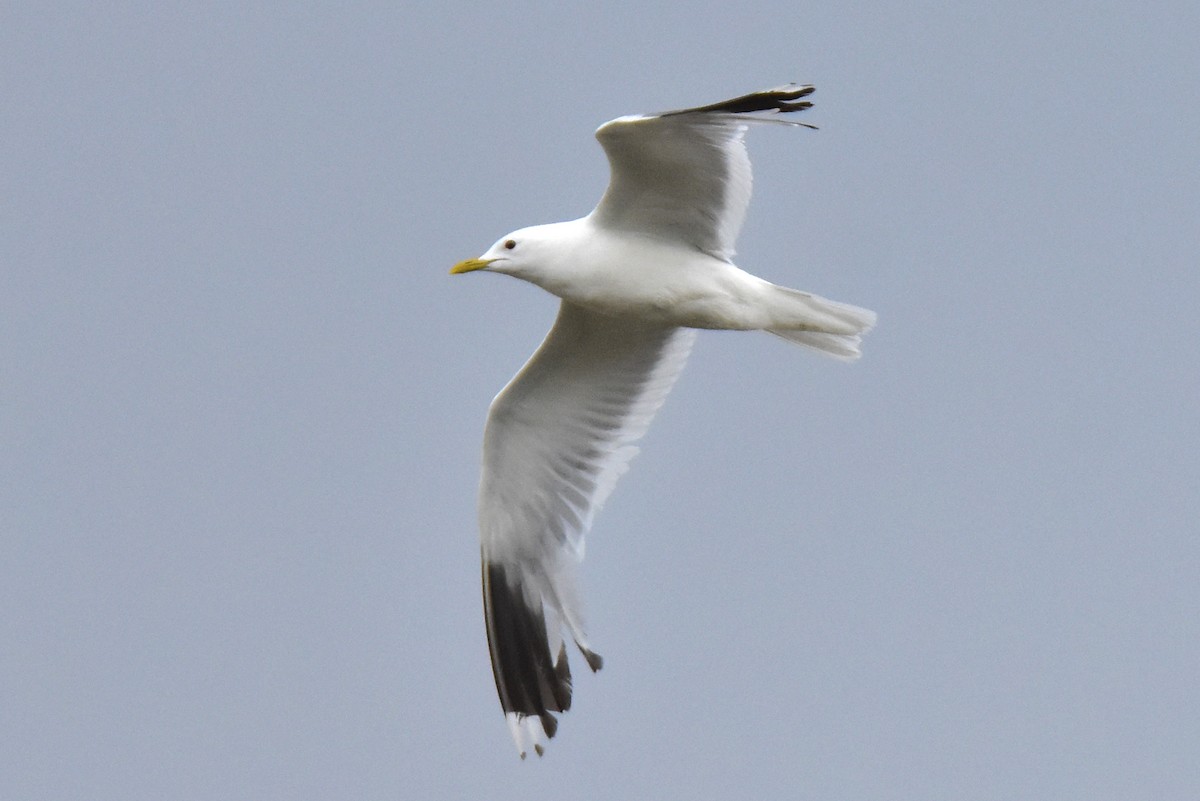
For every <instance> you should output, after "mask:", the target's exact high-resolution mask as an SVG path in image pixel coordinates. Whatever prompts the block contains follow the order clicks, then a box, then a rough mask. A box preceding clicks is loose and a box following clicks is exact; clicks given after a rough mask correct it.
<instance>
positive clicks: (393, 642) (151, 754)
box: [0, 0, 1200, 801]
mask: <svg viewBox="0 0 1200 801" xmlns="http://www.w3.org/2000/svg"><path fill="white" fill-rule="evenodd" d="M663 5H664V6H665V7H662V8H660V7H658V6H655V5H654V4H649V5H648V4H645V3H621V2H617V3H604V4H599V3H597V4H573V3H566V4H564V3H550V2H543V3H530V2H525V3H503V4H500V3H496V4H481V3H471V2H468V3H449V4H444V5H441V6H436V7H435V5H434V4H432V3H429V4H423V5H420V6H418V5H415V4H389V3H377V4H372V3H338V4H328V5H313V4H289V5H287V6H286V7H283V6H282V5H280V6H273V5H262V4H253V3H251V4H246V3H205V4H190V5H185V4H159V3H79V4H68V3H62V4H54V3H50V4H34V3H12V4H6V5H5V6H4V8H3V10H2V11H0V69H2V73H0V76H2V89H3V98H4V100H3V104H2V105H3V109H2V110H0V120H2V124H0V125H2V127H0V154H2V155H0V159H2V168H3V174H2V176H0V186H2V187H3V189H2V191H0V213H2V215H3V218H2V220H0V258H2V266H0V343H2V350H0V404H2V407H0V438H2V439H0V448H2V454H3V456H2V460H0V526H2V529H3V530H2V532H0V534H2V537H0V642H2V645H0V796H3V797H4V798H9V799H66V798H80V799H83V798H86V799H122V801H134V800H135V799H166V798H169V799H325V798H355V799H407V798H422V799H426V798H428V799H458V798H489V799H508V798H514V799H515V798H520V799H530V798H578V799H636V798H661V799H694V798H772V797H785V798H805V799H807V798H813V799H921V801H931V800H932V799H955V800H956V801H960V800H961V799H1016V798H1029V799H1034V798H1036V799H1054V798H1076V799H1082V798H1086V799H1110V798H1111V799H1129V798H1155V799H1195V798H1197V797H1200V759H1197V755H1198V754H1200V689H1198V684H1200V683H1198V680H1197V677H1198V676H1200V638H1198V635H1200V581H1198V573H1200V543H1198V541H1197V528H1198V526H1197V520H1200V502H1198V495H1197V488H1198V487H1200V463H1198V459H1197V450H1198V447H1200V359H1198V358H1197V341H1198V334H1200V325H1198V324H1197V316H1198V312H1197V306H1198V301H1200V278H1198V275H1197V253H1198V252H1200V225H1198V223H1197V220H1200V134H1198V133H1197V132H1198V131H1200V111H1198V109H1200V102H1198V100H1200V93H1198V91H1197V77H1198V76H1200V48H1198V47H1197V41H1198V37H1200V11H1198V7H1197V5H1196V4H1195V3H1194V2H1190V0H1189V1H1187V2H1185V1H1184V0H1179V1H1178V2H1173V3H1161V4H1152V3H1132V2H1110V3H1083V2H1074V3H1073V2H1063V3H1043V2H1016V3H1007V4H996V3H982V2H967V3H961V2H954V3H951V2H944V3H938V2H918V3H912V2H905V3H875V4H865V5H858V4H847V3H822V4H810V3H796V2H794V1H792V0H789V2H779V3H771V2H750V3H747V4H734V5H729V4H706V3H690V2H680V3H672V4H669V5H667V4H663ZM792 80H794V81H799V82H805V83H814V84H816V85H817V88H818V90H817V93H816V95H815V96H814V97H813V99H814V100H815V101H816V104H817V105H816V107H815V108H814V109H813V110H812V111H811V112H809V113H807V115H806V119H807V120H808V121H810V122H813V123H816V124H817V125H819V126H820V127H821V130H820V131H817V132H813V131H807V130H783V129H767V130H755V131H754V132H753V135H752V137H751V140H750V142H749V144H750V150H751V154H752V157H753V159H754V161H755V164H756V167H757V171H756V195H755V198H754V202H753V203H752V206H751V210H750V216H749V220H748V223H747V225H746V228H745V230H744V231H743V234H742V238H741V240H740V243H739V256H738V261H739V263H740V264H742V265H743V266H745V267H746V268H747V269H750V270H752V271H754V272H756V273H758V274H760V275H763V276H764V277H766V278H768V279H770V280H774V281H776V282H779V283H783V284H787V285H790V286H796V287H800V288H803V289H807V290H810V291H814V292H818V293H820V294H823V295H826V296H828V297H831V298H835V299H838V300H843V301H846V302H851V303H855V304H859V305H862V306H866V307H868V308H872V309H875V310H876V311H877V312H878V313H879V318H880V322H879V326H878V328H877V329H876V330H875V331H874V332H873V333H872V334H871V335H870V337H869V338H868V340H867V341H866V343H865V357H864V358H863V359H862V361H861V362H859V363H857V364H854V365H849V366H848V365H845V364H841V363H838V362H834V361H832V360H826V359H822V358H820V357H819V356H817V355H815V354H812V353H809V352H806V351H804V350H801V349H797V348H793V347H790V346H788V345H787V344H785V343H782V342H780V341H777V340H775V339H773V338H771V337H768V336H764V335H752V334H728V333H725V334H719V333H705V334H703V335H702V336H701V338H700V341H699V343H698V346H697V348H696V350H695V354H694V357H693V359H692V362H691V364H690V365H689V367H688V370H687V371H686V372H685V374H684V376H683V378H682V380H681V381H680V383H679V385H678V387H677V389H676V391H675V393H674V394H673V396H672V397H671V398H670V400H669V401H668V403H667V405H666V407H665V408H664V410H663V412H662V414H661V416H660V417H659V419H658V421H657V422H656V424H655V426H654V427H653V428H652V429H651V432H650V434H649V436H648V437H647V438H646V439H645V441H644V442H643V452H642V455H641V456H640V457H639V458H638V459H637V460H636V461H635V463H634V465H633V469H632V470H631V472H630V474H629V476H628V477H627V478H626V479H625V481H624V482H623V483H622V485H621V486H620V487H619V488H618V491H617V492H616V493H615V495H614V496H613V498H612V500H611V501H610V503H609V504H608V507H607V508H606V509H605V511H604V513H603V514H602V515H601V516H600V517H599V520H598V524H597V526H596V528H595V530H594V531H593V534H592V537H591V538H590V541H589V551H588V559H587V561H586V562H585V565H584V569H583V581H584V587H585V590H586V593H587V598H588V607H589V618H590V628H591V631H592V636H593V643H594V644H595V646H596V647H597V649H598V650H599V651H600V652H601V653H603V654H604V655H605V657H606V659H607V662H606V666H605V669H604V670H603V671H601V672H600V673H599V674H597V675H595V676H592V675H590V674H587V672H586V671H585V670H583V669H582V667H581V664H582V663H581V662H580V660H579V659H578V657H577V656H575V657H574V660H575V666H576V673H577V681H576V704H575V708H574V709H573V710H572V711H571V712H569V713H568V714H567V715H565V716H564V718H563V720H562V725H561V728H560V731H559V735H558V737H557V738H556V739H555V740H554V741H553V742H552V743H551V745H550V748H549V750H548V751H547V754H546V756H545V757H544V758H543V759H541V760H537V759H531V760H529V761H526V762H524V763H521V762H520V761H518V759H517V756H516V753H515V750H514V748H513V745H512V743H511V741H510V740H509V736H508V732H507V730H506V728H505V726H504V723H503V719H502V717H501V715H500V710H499V706H498V704H497V701H496V698H495V692H494V687H493V685H492V678H491V673H490V668H489V666H488V661H487V649H486V646H485V642H484V632H483V627H482V620H481V614H480V598H479V589H478V580H479V579H478V571H479V567H478V551H477V547H478V546H477V541H476V531H475V509H474V503H475V488H476V481H477V468H478V458H479V457H478V453H479V444H480V433H481V429H482V425H483V420H484V415H485V412H486V409H487V404H488V402H489V401H490V399H491V397H492V396H493V395H494V394H495V392H497V391H498V390H499V389H500V387H501V386H502V385H503V384H504V382H505V381H507V380H508V378H509V377H510V376H511V375H512V374H513V373H514V372H515V371H516V370H517V369H518V368H519V367H520V365H521V364H522V363H523V361H524V360H525V358H526V357H527V356H528V355H529V354H530V353H531V352H532V351H533V349H534V348H535V347H536V345H537V344H538V342H539V341H540V338H541V337H542V336H543V334H544V332H545V331H546V330H547V328H548V327H549V325H550V322H551V320H552V318H553V315H554V312H555V301H554V300H553V299H552V298H550V297H549V296H547V295H544V294H542V293H541V292H540V291H539V290H537V289H535V288H533V287H530V286H526V285H523V284H521V283H520V282H517V281H513V280H511V279H505V278H503V277H496V276H488V275H474V276H463V277H453V278H452V277H450V276H448V275H447V270H448V268H449V267H450V265H451V264H453V263H454V262H456V261H458V260H459V259H462V258H466V257H468V256H474V255H477V254H479V253H481V252H482V251H483V250H484V249H485V248H486V247H487V246H488V245H490V244H491V242H492V241H494V240H495V239H496V238H498V237H500V236H502V235H503V234H504V233H505V232H507V231H509V230H511V229H514V228H517V227H520V226H523V225H527V224H533V223H538V222H550V221H554V220H558V219H565V218H570V217H575V216H579V215H582V214H584V213H586V212H587V211H588V210H589V209H590V208H591V207H592V205H593V204H594V203H595V201H596V200H597V199H598V198H599V196H600V193H601V192H602V190H603V187H604V184H605V181H606V179H607V166H606V164H605V162H604V159H603V155H602V153H601V151H600V149H599V148H598V147H597V146H596V144H595V142H594V141H593V140H592V138H591V134H592V131H593V130H594V129H595V127H596V126H598V125H599V124H600V123H602V122H603V121H605V120H607V119H610V118H613V117H616V116H619V115H621V114H626V113H634V112H639V111H655V110H661V109H667V108H678V107H680V106H687V105H694V104H700V103H708V102H713V101H716V100H721V99H723V98H726V97H731V96H734V95H738V94H742V93H744V92H747V91H750V90H754V89H758V88H764V87H768V86H773V85H776V84H780V83H784V82H787V81H792Z"/></svg>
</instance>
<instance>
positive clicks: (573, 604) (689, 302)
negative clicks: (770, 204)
mask: <svg viewBox="0 0 1200 801" xmlns="http://www.w3.org/2000/svg"><path fill="white" fill-rule="evenodd" d="M812 92H813V87H812V86H799V85H796V84H788V85H786V86H782V87H778V88H775V89H768V90H765V91H761V92H754V93H751V94H748V95H744V96H742V97H737V98H734V99H732V100H726V101H723V102H720V103H713V104H712V105H707V106H700V107H697V108H688V109H681V110H678V111H667V112H662V113H658V114H648V115H634V116H626V117H619V118H618V119H615V120H612V121H611V122H607V123H605V124H604V125H602V126H600V128H599V129H598V130H597V131H596V138H597V139H598V140H599V141H600V144H601V146H603V148H604V152H605V154H606V155H607V156H608V161H609V166H610V169H611V176H610V180H609V185H608V189H607V190H606V191H605V193H604V196H603V197H602V198H601V199H600V203H599V205H597V206H596V208H595V209H594V210H593V211H592V212H591V213H590V214H588V215H587V216H586V217H582V218H580V219H578V220H571V221H569V222H559V223H552V224H549V225H535V226H531V227H528V228H521V229H519V230H517V231H513V232H512V233H510V234H507V235H506V236H504V237H501V238H500V239H499V240H498V241H497V242H496V243H495V244H494V245H492V246H491V247H490V248H489V249H488V250H487V252H486V253H484V254H483V255H482V256H480V257H478V258H474V259H467V260H466V261H462V262H459V263H458V264H456V265H454V267H453V268H452V269H451V270H450V272H451V274H454V275H457V274H461V273H469V272H490V273H500V274H501V275H510V276H513V277H515V278H520V279H522V280H525V281H528V282H530V283H532V284H536V285H537V286H539V287H541V288H542V289H544V290H546V291H547V292H550V293H551V294H553V295H556V296H558V297H559V298H561V300H562V302H561V304H560V306H559V311H558V317H557V319H556V320H555V322H554V325H553V327H552V328H551V329H550V333H549V334H547V335H546V338H545V340H544V341H543V342H542V344H541V346H540V347H539V348H538V349H537V351H536V352H535V353H534V354H533V356H532V357H531V358H530V359H529V361H528V362H527V363H526V364H525V366H524V367H522V368H521V370H520V372H518V373H517V374H516V376H515V377H514V378H513V379H512V380H511V381H510V382H509V383H508V385H507V386H505V387H504V389H503V390H501V392H500V394H498V395H497V396H496V398H495V399H494V400H493V401H492V404H491V407H490V409H489V411H488V417H487V424H486V426H485V429H484V435H483V460H482V462H483V463H482V471H481V478H480V484H479V500H478V504H479V532H480V550H481V555H482V560H483V607H484V620H485V625H486V629H487V641H488V649H489V650H490V652H491V660H492V673H493V676H494V678H495V680H496V691H497V692H498V694H499V696H500V706H501V708H502V709H503V710H504V716H505V718H506V720H507V723H508V726H509V729H510V731H511V733H512V737H513V740H514V741H515V742H516V745H517V751H518V752H519V753H520V755H521V758H522V759H524V758H525V755H526V753H527V752H528V750H529V748H530V746H532V748H533V750H534V751H536V753H537V754H538V755H539V756H541V754H542V752H543V742H544V741H545V740H548V739H549V738H551V737H553V736H554V734H555V731H556V730H557V728H558V720H557V718H556V717H555V716H554V713H556V712H558V713H561V712H565V711H567V710H568V709H569V708H570V706H571V671H570V667H569V666H568V664H567V649H566V642H565V638H564V633H565V634H566V635H568V636H569V637H570V638H571V640H573V641H574V643H575V645H576V646H577V647H578V648H579V651H580V652H581V653H582V655H583V659H584V661H585V662H587V665H588V667H590V668H591V669H592V670H593V671H596V670H599V669H600V666H601V665H602V663H603V660H602V659H601V657H600V655H599V654H598V653H596V652H595V651H594V650H592V648H591V646H590V645H589V643H588V639H587V636H586V633H585V629H584V622H583V617H582V613H581V606H580V600H579V597H578V592H577V588H576V571H577V567H578V565H579V563H580V561H581V560H582V559H583V551H584V547H583V546H584V535H585V534H586V533H587V532H588V530H589V529H590V528H591V525H592V520H593V519H594V518H595V516H596V513H597V512H598V511H599V509H600V507H601V506H603V504H604V501H605V499H607V498H608V496H609V493H611V492H612V490H613V487H614V486H615V484H616V483H617V479H618V478H619V477H620V476H621V474H622V473H624V472H625V470H626V468H627V467H628V465H629V461H630V459H632V458H633V456H634V454H636V453H637V450H638V449H637V447H636V446H635V444H634V443H636V442H637V440H638V439H640V438H641V437H642V435H643V434H645V432H646V429H647V428H648V427H649V425H650V421H651V419H652V418H653V417H654V414H655V413H656V412H657V411H658V409H659V407H660V406H662V403H663V401H664V400H665V399H666V397H667V393H668V392H670V390H671V386H672V385H673V384H674V383H675V379H676V378H678V377H679V373H680V371H681V370H682V369H683V365H684V362H685V361H686V360H687V357H688V353H689V352H690V351H691V348H692V343H693V340H694V339H695V336H696V329H723V330H738V331H750V330H762V331H767V332H769V333H771V334H775V335H776V336H779V337H782V338H783V339H786V340H788V341H790V342H793V343H796V344H798V345H804V346H807V347H809V348H812V349H815V350H817V351H820V352H823V353H825V354H827V355H830V356H833V357H835V358H839V359H843V360H852V359H856V358H858V356H859V355H860V354H859V344H860V338H861V336H862V334H864V333H865V332H866V331H868V330H869V329H870V328H871V327H872V326H873V325H874V323H875V314H874V313H873V312H870V311H867V310H866V309H860V308H858V307H855V306H849V305H846V304H843V303H836V302H834V301H830V300H826V299H824V298H821V297H818V296H816V295H812V294H809V293H807V292H800V291H798V290H795V289H788V288H786V287H782V286H777V285H775V284H772V283H770V282H768V281H765V280H763V279H762V278H758V277H756V276H754V275H751V274H750V273H747V272H744V271H743V270H741V269H740V268H739V267H737V266H736V265H734V263H733V261H732V258H733V255H734V249H733V246H734V241H735V240H736V238H737V235H738V231H739V230H740V229H741V227H742V221H743V220H744V219H745V216H746V208H747V206H748V205H749V203H750V183H751V177H750V159H749V156H748V155H747V153H746V146H745V143H744V137H745V134H746V131H747V129H748V128H749V127H750V126H751V125H754V124H759V123H778V124H783V125H789V126H803V127H807V128H813V127H815V126H812V125H808V124H807V123H803V122H798V121H794V120H793V119H791V118H786V117H784V116H783V115H788V114H792V113H794V112H799V111H803V110H804V109H807V108H809V107H811V106H812V103H811V102H809V101H808V100H804V99H803V98H806V97H807V96H808V95H810V94H812Z"/></svg>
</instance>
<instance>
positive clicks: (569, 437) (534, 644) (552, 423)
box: [479, 302, 695, 756]
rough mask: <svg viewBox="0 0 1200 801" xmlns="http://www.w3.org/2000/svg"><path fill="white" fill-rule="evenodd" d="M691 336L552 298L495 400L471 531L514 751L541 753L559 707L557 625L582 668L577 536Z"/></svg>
mask: <svg viewBox="0 0 1200 801" xmlns="http://www.w3.org/2000/svg"><path fill="white" fill-rule="evenodd" d="M694 337H695V332H694V331H691V330H688V329H679V328H665V327H661V326H654V325H647V324H646V323H643V322H640V321H637V320H633V319H626V318H616V317H608V316H605V315H601V314H598V313H596V312H592V311H588V310H585V309H583V308H581V307H578V306H574V305H572V304H569V303H566V302H564V303H563V304H562V307H561V309H560V311H559V314H558V319H557V320H556V321H555V323H554V327H553V328H552V329H551V330H550V333H549V334H548V335H547V336H546V339H545V341H544V342H543V343H542V345H541V347H540V348H539V349H538V350H537V352H536V353H535V354H534V355H533V357H532V358H531V359H530V360H529V362H528V363H527V364H526V365H525V366H524V367H523V368H522V369H521V371H520V372H519V373H517V375H516V377H515V378H513V380H512V381H511V382H509V384H508V386H507V387H505V388H504V390H502V391H501V392H500V394H499V395H497V396H496V399H495V400H494V401H493V402H492V406H491V410H490V411H489V413H488V420H487V427H486V430H485V432H484V441H483V474H482V480H481V484H480V500H479V521H480V537H481V543H480V544H481V550H482V556H483V600H484V616H485V619H486V624H487V634H488V646H489V648H490V650H491V656H492V670H493V673H494V675H495V678H496V689H497V691H498V692H499V694H500V704H501V706H502V707H503V709H504V712H505V716H506V717H507V718H508V721H509V725H510V727H511V729H512V732H513V737H514V739H516V741H517V748H518V750H519V751H520V752H521V755H522V756H524V755H525V752H526V750H527V747H528V746H529V745H532V746H533V747H534V748H535V749H536V750H537V751H538V753H539V754H540V753H541V745H540V742H539V741H540V739H541V736H542V735H543V734H544V735H545V736H546V737H552V736H554V731H555V729H556V728H557V723H556V720H555V718H554V716H553V715H552V714H551V713H552V712H560V711H565V710H566V709H567V708H568V707H569V706H570V703H571V674H570V671H569V669H568V667H567V657H566V649H565V646H564V644H563V640H562V629H563V627H565V628H566V629H567V631H568V632H569V633H570V634H571V636H572V638H573V639H574V640H575V642H576V643H577V644H578V645H579V648H580V650H581V651H582V652H583V654H584V656H585V658H586V659H587V661H588V664H589V666H591V668H592V669H593V670H597V669H599V667H600V663H601V659H600V657H599V655H597V654H596V653H595V652H593V651H592V650H591V649H590V648H588V646H587V642H586V639H585V637H584V632H583V623H582V619H581V614H580V609H579V603H578V601H577V599H576V591H575V585H574V568H575V566H576V564H577V563H578V562H579V560H580V559H581V558H582V557H583V537H584V534H585V533H586V532H587V530H588V528H589V526H590V525H591V522H592V518H593V516H594V515H595V513H596V512H597V511H598V510H599V508H600V506H601V505H602V504H603V503H604V500H605V498H607V497H608V494H609V493H610V492H611V491H612V489H613V486H614V485H615V484H616V481H617V479H618V478H619V477H620V475H621V473H623V472H624V471H625V469H626V467H627V465H628V463H629V460H630V459H631V458H633V456H634V454H635V453H637V448H636V447H635V446H634V444H633V443H634V442H635V441H636V440H637V439H638V438H640V437H641V436H642V434H644V433H645V431H646V429H647V428H648V427H649V425H650V420H651V418H653V416H654V413H655V412H656V411H657V410H658V408H659V407H660V406H661V405H662V403H663V401H664V400H665V399H666V396H667V393H668V392H669V391H670V389H671V386H672V384H674V382H675V379H676V378H677V377H678V375H679V372H680V371H681V370H682V369H683V365H684V362H685V361H686V360H687V355H688V352H689V351H690V350H691V346H692V341H693V339H694Z"/></svg>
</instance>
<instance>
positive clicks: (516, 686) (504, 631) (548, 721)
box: [483, 562, 594, 737]
mask: <svg viewBox="0 0 1200 801" xmlns="http://www.w3.org/2000/svg"><path fill="white" fill-rule="evenodd" d="M483 609H484V619H485V622H486V624H487V636H488V647H489V649H490V651H491V655H492V675H493V677H494V678H495V679H496V692H497V693H498V694H499V696H500V706H501V708H502V709H503V710H504V712H505V713H516V714H517V715H518V716H536V717H537V718H538V719H539V720H540V721H541V723H542V728H543V729H544V730H545V732H546V736H547V737H553V736H554V733H555V731H557V729H558V721H557V719H556V718H555V717H554V715H553V714H551V713H553V712H565V711H566V710H568V709H570V708H571V670H570V667H569V666H568V664H567V653H566V648H565V647H560V648H559V651H558V657H557V659H554V658H552V657H551V654H550V643H549V639H548V637H547V632H546V619H545V616H544V614H543V612H542V609H541V606H540V604H539V605H538V606H537V607H536V608H533V607H530V606H529V605H528V604H527V603H526V602H525V596H524V591H523V590H522V588H521V587H520V585H514V584H510V583H509V580H508V576H507V575H506V571H505V569H504V566H503V565H498V564H492V563H488V562H484V564H483ZM588 664H589V665H590V664H591V660H590V659H589V660H588ZM593 669H594V668H593Z"/></svg>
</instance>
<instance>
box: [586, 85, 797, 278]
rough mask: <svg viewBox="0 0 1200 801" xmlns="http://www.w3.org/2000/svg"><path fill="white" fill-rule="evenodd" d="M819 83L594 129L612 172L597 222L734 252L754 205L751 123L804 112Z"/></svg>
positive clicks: (717, 252) (725, 254) (722, 254)
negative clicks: (748, 140)
mask: <svg viewBox="0 0 1200 801" xmlns="http://www.w3.org/2000/svg"><path fill="white" fill-rule="evenodd" d="M812 92H813V87H811V86H797V85H795V84H790V85H788V86H782V87H779V88H777V89H768V90H766V91H762V92H755V93H753V94H749V95H745V96H743V97H738V98H734V99H733V100H725V101H722V102H720V103H714V104H712V105H710V106H700V107H698V108H690V109H682V110H679V111H668V112H664V113H661V114H654V115H647V116H640V115H639V116H631V117H620V118H618V119H615V120H612V121H611V122H607V123H605V124H604V125H602V126H600V128H599V129H598V130H597V131H596V138H597V139H598V140H600V144H601V145H603V146H604V151H605V153H606V154H607V155H608V161H609V166H610V167H611V171H612V175H611V178H610V180H609V184H608V189H607V191H605V193H604V197H602V198H601V199H600V204H599V205H598V206H596V209H595V210H594V211H593V212H592V219H593V220H594V221H595V222H596V223H597V224H599V225H602V226H605V227H609V228H614V229H619V230H622V231H630V232H636V233H641V234H647V235H650V236H654V237H660V238H664V239H671V240H676V241H682V242H686V243H687V244H689V245H691V246H693V247H695V248H698V249H699V250H702V251H704V252H706V253H710V254H712V255H713V256H716V257H717V258H723V259H728V258H730V257H731V256H732V255H733V246H734V241H735V240H736V239H737V235H738V231H740V230H741V227H742V221H743V220H744V219H745V217H746V207H747V206H748V205H749V204H750V183H751V173H750V158H749V156H748V155H747V154H746V145H745V142H744V141H743V137H744V136H745V132H746V128H747V123H753V122H777V123H784V124H789V125H803V126H805V127H808V128H812V127H814V126H812V125H808V124H806V123H802V122H795V121H792V120H785V119H781V118H780V117H779V116H777V115H778V114H780V113H787V112H793V111H802V110H804V109H806V108H809V107H810V106H811V105H812V103H810V102H809V101H807V100H801V99H800V98H803V97H807V96H808V95H810V94H812Z"/></svg>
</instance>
